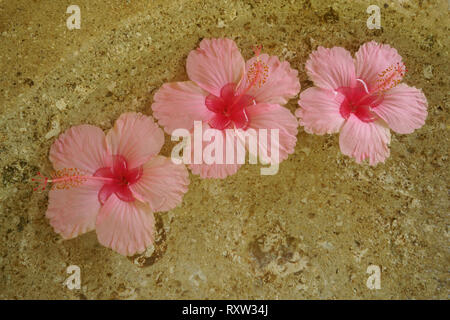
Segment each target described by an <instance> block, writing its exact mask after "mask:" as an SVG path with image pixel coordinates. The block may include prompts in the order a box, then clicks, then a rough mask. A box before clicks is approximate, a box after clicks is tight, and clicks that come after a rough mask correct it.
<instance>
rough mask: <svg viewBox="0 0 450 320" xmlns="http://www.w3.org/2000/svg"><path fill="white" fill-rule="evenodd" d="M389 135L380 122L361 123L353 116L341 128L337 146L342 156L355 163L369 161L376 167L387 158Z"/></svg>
mask: <svg viewBox="0 0 450 320" xmlns="http://www.w3.org/2000/svg"><path fill="white" fill-rule="evenodd" d="M390 141H391V133H390V131H389V128H388V127H386V126H385V125H384V124H383V123H381V122H363V121H361V120H359V119H358V117H356V116H355V115H354V114H350V117H349V118H348V119H347V121H346V122H345V124H344V126H343V127H342V130H341V133H340V136H339V145H340V147H341V151H342V153H343V154H345V155H347V156H349V157H353V158H355V160H356V162H357V163H361V162H362V161H363V160H364V159H369V164H370V165H376V164H377V163H379V162H384V160H385V159H386V158H387V157H389V147H388V145H389V143H390Z"/></svg>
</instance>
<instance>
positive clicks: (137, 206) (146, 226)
mask: <svg viewBox="0 0 450 320" xmlns="http://www.w3.org/2000/svg"><path fill="white" fill-rule="evenodd" d="M95 228H96V232H97V238H98V241H99V242H100V243H101V244H102V245H104V246H105V247H108V248H111V249H113V250H114V251H117V252H118V253H120V254H122V255H124V256H131V255H134V254H137V253H142V252H144V251H145V249H146V248H147V247H148V246H149V245H150V244H151V243H152V242H153V239H154V238H153V237H154V229H155V220H154V217H153V213H152V210H151V209H150V206H149V205H148V204H145V203H142V202H140V201H134V202H124V201H121V200H119V198H117V196H116V195H115V194H112V195H111V196H110V197H109V198H108V200H107V201H106V203H105V204H104V205H103V206H102V208H101V209H100V213H99V214H98V216H97V222H96V227H95Z"/></svg>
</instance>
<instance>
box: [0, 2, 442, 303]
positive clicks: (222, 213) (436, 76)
mask: <svg viewBox="0 0 450 320" xmlns="http://www.w3.org/2000/svg"><path fill="white" fill-rule="evenodd" d="M72 2H73V4H77V5H79V7H80V8H81V29H80V30H68V29H67V27H66V19H67V17H68V16H69V14H67V13H66V9H67V6H68V4H69V3H68V2H67V1H30V0H17V1H7V0H0V44H1V45H0V58H1V59H0V71H1V74H0V113H1V116H0V175H1V176H0V200H1V204H0V298H2V299H24V298H26V299H29V298H33V299H34V298H37V299H43V298H47V299H48V298H49V299H55V298H63V299H96V298H97V299H164V298H169V299H174V298H175V299H178V298H183V299H186V298H200V299H206V298H210V299H214V298H216V299H217V298H223V299H236V298H245V299H252V298H257V299H283V298H285V299H303V298H306V299H310V298H320V299H343V298H350V299H361V298H376V299H404V298H406V299H418V298H425V299H430V298H439V299H447V298H448V290H449V284H448V276H449V274H448V270H449V267H450V254H449V250H448V248H449V215H448V214H449V197H448V187H449V175H448V173H449V165H448V150H449V123H448V108H449V105H448V94H449V77H448V74H449V63H448V62H449V52H448V50H449V42H448V41H449V40H448V39H449V38H448V32H449V30H448V29H449V28H448V27H449V25H450V24H449V11H448V2H447V1H437V0H430V1H422V0H419V1H412V0H410V1H408V0H403V1H376V0H371V1H370V2H369V1H322V0H317V1H315V0H302V1H295V0H292V1H286V0H274V1H263V0H259V1H250V0H248V1H237V0H234V1H232V0H228V1H214V0H212V1H209V0H204V1H186V0H184V1H183V0H173V1H159V0H152V1H148V0H145V1H143V0H142V1H138V0H132V1H125V0H120V1H119V0H113V1H111V0H109V1H103V0H102V1H86V0H76V1H72ZM370 4H377V5H379V6H380V8H381V24H382V29H380V30H376V29H374V30H369V29H368V28H367V27H366V20H367V18H368V17H369V14H367V13H366V9H367V7H368V6H369V5H370ZM209 37H229V38H232V39H234V40H235V41H236V43H237V44H238V46H239V48H240V49H241V51H242V53H243V55H244V57H245V58H250V57H251V55H252V50H251V48H252V46H253V45H255V44H262V45H263V46H264V51H265V52H267V53H269V54H272V55H278V56H280V57H281V59H282V60H287V61H289V62H290V64H291V65H292V67H294V68H296V69H298V70H299V78H300V81H301V85H302V90H304V89H306V88H308V87H310V86H311V85H312V83H311V82H310V81H309V80H308V79H307V76H306V73H305V70H304V64H305V62H306V59H307V57H308V55H309V54H310V53H311V51H312V50H314V49H315V48H316V47H317V46H319V45H322V46H326V47H331V46H342V47H345V48H346V49H348V50H350V51H352V52H355V51H356V50H357V49H358V47H359V46H360V45H361V44H363V43H364V42H366V41H370V40H376V41H379V42H384V43H389V44H391V45H392V46H394V47H396V48H397V50H398V51H399V53H400V54H401V55H402V56H403V58H404V62H405V63H406V65H407V67H408V70H409V72H408V74H407V76H406V78H405V82H406V83H408V84H409V85H412V86H415V87H418V88H422V89H423V91H424V93H425V94H426V96H427V98H428V101H429V115H428V119H427V121H426V124H425V126H424V127H423V128H421V129H420V130H417V131H415V132H414V133H413V134H410V135H398V134H393V136H392V142H391V156H390V158H389V159H388V160H387V161H386V163H385V164H381V165H378V166H377V167H370V166H368V165H358V164H356V163H355V162H354V161H353V160H352V159H349V158H347V157H345V156H343V155H342V154H341V153H340V151H339V146H338V136H337V135H331V136H313V135H309V134H307V133H305V132H304V131H303V129H301V128H300V129H299V134H298V143H297V146H296V149H295V153H294V154H292V155H290V156H289V159H288V160H286V161H285V162H283V163H282V165H281V166H280V171H279V173H278V174H277V175H274V176H261V175H260V168H261V167H260V166H259V165H245V166H244V167H242V168H241V169H240V170H239V172H238V173H237V174H236V175H234V176H231V177H229V178H227V179H225V180H201V179H199V178H198V177H197V176H193V175H192V174H191V175H190V179H191V184H190V188H189V191H188V193H187V194H186V196H185V197H184V200H183V203H182V204H181V206H179V207H178V208H176V209H174V210H172V211H170V212H166V213H158V214H157V230H158V234H157V241H156V243H155V246H154V247H153V248H149V249H148V250H147V252H145V253H144V254H142V255H139V256H135V257H131V258H127V257H123V256H120V255H119V254H116V253H114V252H113V251H111V250H109V249H106V248H104V247H102V246H101V245H99V244H98V242H97V239H96V235H95V232H91V233H88V234H85V235H83V236H80V237H78V238H76V239H74V240H69V241H62V239H61V238H60V237H59V236H58V235H57V234H56V233H54V231H53V230H52V228H51V227H50V225H49V223H48V220H47V219H46V218H45V211H46V207H47V201H48V191H45V192H33V185H32V184H31V183H30V178H31V177H32V176H33V175H34V174H36V172H37V171H43V172H47V173H50V172H51V170H52V168H51V164H50V162H49V160H48V152H49V149H50V146H51V144H52V143H53V141H54V140H55V139H56V137H57V136H58V134H59V133H61V132H63V131H64V130H66V129H67V128H69V127H70V126H73V125H77V124H81V123H89V124H93V125H97V126H100V127H101V128H102V129H104V130H108V129H109V128H110V127H111V126H112V124H113V123H114V120H115V119H116V118H117V117H118V116H119V115H120V114H121V113H123V112H126V111H139V112H142V113H144V114H148V115H151V109H150V106H151V103H152V101H153V95H154V93H155V91H156V90H157V88H159V87H160V86H161V85H162V84H163V83H164V82H167V81H181V80H186V79H187V75H186V71H185V63H186V57H187V55H188V53H189V51H190V50H192V49H194V48H196V47H197V45H198V44H199V42H200V40H201V39H202V38H209ZM296 103H297V98H294V99H292V100H291V101H290V102H289V103H288V105H287V107H288V108H289V109H290V110H291V111H292V112H294V110H295V109H296ZM172 146H173V144H172V143H171V142H170V137H168V136H166V144H165V146H164V148H163V152H162V153H163V154H164V155H166V156H167V155H169V154H170V150H171V148H172ZM70 265H77V266H79V267H80V269H81V276H82V279H81V282H82V283H81V289H80V290H76V289H75V290H69V289H68V288H67V287H66V286H64V285H63V282H64V280H65V279H66V278H67V277H68V276H69V275H68V274H67V273H66V268H67V267H68V266H70ZM369 265H377V266H379V267H380V268H381V289H379V290H370V289H369V288H368V287H367V286H366V281H367V278H368V276H369V275H368V274H367V273H366V271H367V268H368V266H369Z"/></svg>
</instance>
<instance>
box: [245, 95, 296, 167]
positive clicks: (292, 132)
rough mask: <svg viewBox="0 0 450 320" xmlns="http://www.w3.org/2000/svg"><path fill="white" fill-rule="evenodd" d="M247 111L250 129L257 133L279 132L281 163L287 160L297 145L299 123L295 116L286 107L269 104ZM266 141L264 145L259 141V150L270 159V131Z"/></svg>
mask: <svg viewBox="0 0 450 320" xmlns="http://www.w3.org/2000/svg"><path fill="white" fill-rule="evenodd" d="M246 111H247V115H248V118H249V119H250V121H249V123H248V128H252V129H255V130H256V132H257V133H258V129H278V130H279V137H278V138H279V142H278V146H276V147H277V148H278V153H279V162H281V161H283V160H286V159H287V158H288V155H289V154H291V153H293V152H294V148H295V144H296V143H297V128H298V121H297V119H296V118H295V117H294V115H293V114H292V113H291V112H290V111H289V109H287V108H285V107H282V106H280V105H277V104H267V103H259V104H256V105H253V106H250V107H248V108H247V109H246ZM266 141H267V143H264V140H261V139H258V148H259V152H261V150H263V152H264V153H266V152H267V155H268V157H270V156H271V151H270V150H271V148H272V147H271V143H272V139H271V132H270V130H267V139H266ZM274 147H275V146H274ZM264 160H269V159H264Z"/></svg>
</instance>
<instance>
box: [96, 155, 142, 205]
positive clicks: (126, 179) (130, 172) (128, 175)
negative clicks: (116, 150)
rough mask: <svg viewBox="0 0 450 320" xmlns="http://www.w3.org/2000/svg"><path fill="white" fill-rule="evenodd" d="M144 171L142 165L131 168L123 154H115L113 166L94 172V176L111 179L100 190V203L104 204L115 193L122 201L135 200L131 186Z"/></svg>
mask: <svg viewBox="0 0 450 320" xmlns="http://www.w3.org/2000/svg"><path fill="white" fill-rule="evenodd" d="M142 171H143V169H142V166H140V167H138V168H132V169H129V168H128V164H127V161H126V160H125V158H124V157H123V156H120V155H116V156H114V157H113V165H112V167H104V168H100V169H98V170H97V171H96V172H95V173H94V177H103V178H108V179H110V180H109V181H107V182H106V183H105V184H104V185H103V187H102V188H101V189H100V191H99V192H98V200H99V201H100V203H101V204H102V205H103V204H104V203H105V202H106V200H108V198H109V197H110V196H111V194H113V193H114V194H115V195H116V196H117V197H118V198H119V199H120V200H122V201H125V202H132V201H134V200H135V199H134V196H133V194H132V192H131V190H130V186H131V185H133V184H134V183H136V182H137V181H139V179H140V178H141V176H142Z"/></svg>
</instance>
